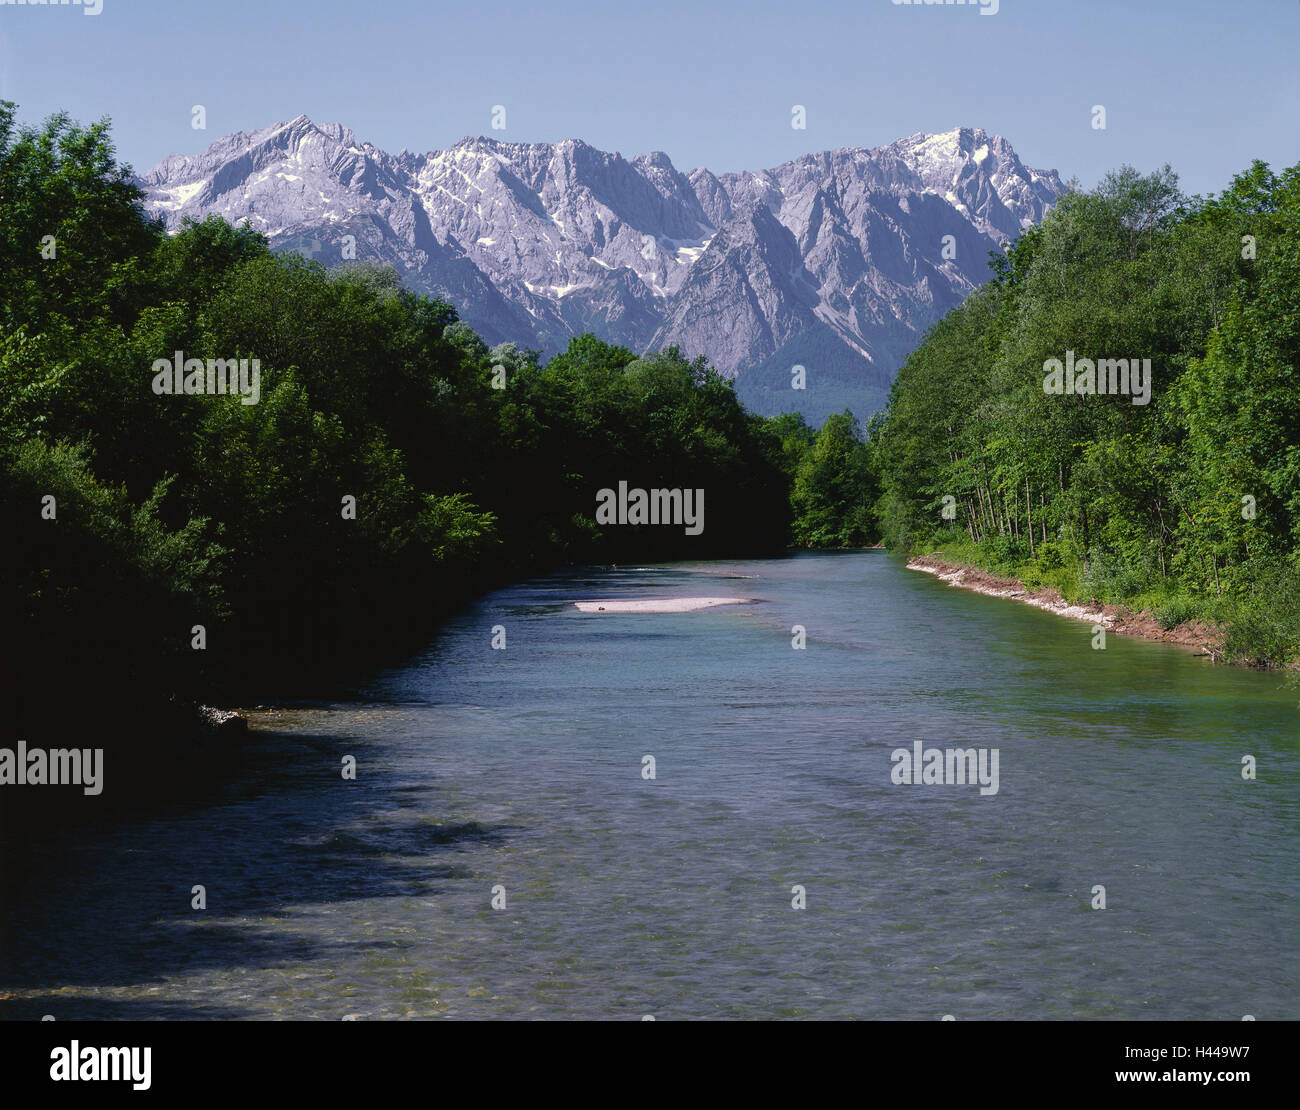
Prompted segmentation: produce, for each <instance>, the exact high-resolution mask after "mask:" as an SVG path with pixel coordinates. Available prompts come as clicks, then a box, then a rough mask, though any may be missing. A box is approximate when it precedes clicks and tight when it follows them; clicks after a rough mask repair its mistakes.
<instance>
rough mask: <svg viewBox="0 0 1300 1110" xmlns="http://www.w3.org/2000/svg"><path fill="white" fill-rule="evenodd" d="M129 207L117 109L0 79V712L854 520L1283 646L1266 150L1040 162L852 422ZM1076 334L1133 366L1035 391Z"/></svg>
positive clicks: (1294, 216) (342, 662) (258, 685)
mask: <svg viewBox="0 0 1300 1110" xmlns="http://www.w3.org/2000/svg"><path fill="white" fill-rule="evenodd" d="M142 199H143V197H142V194H141V192H140V190H139V189H138V187H137V186H136V185H135V184H134V179H133V177H132V175H131V173H130V170H129V168H127V167H125V166H122V165H120V164H118V163H117V161H116V158H115V153H114V149H113V146H112V143H111V139H110V135H109V128H108V124H107V123H106V122H101V123H97V124H94V125H91V126H88V127H82V126H79V125H77V124H75V123H73V122H72V121H71V120H70V119H68V118H67V117H66V116H65V115H59V116H55V117H52V118H51V119H49V120H47V121H46V122H45V123H44V124H42V125H40V126H27V127H22V126H19V125H18V124H17V123H16V108H15V106H14V105H12V104H9V103H0V281H2V283H3V286H2V287H3V295H2V296H0V511H2V512H3V514H4V517H3V518H4V520H5V522H6V534H5V540H4V543H3V544H2V545H0V580H2V581H3V585H2V586H0V591H2V597H0V606H2V608H0V624H2V626H3V627H2V632H3V636H0V652H2V655H0V668H2V669H3V673H4V674H5V676H6V679H7V684H6V687H5V689H4V690H3V697H0V728H3V731H4V732H5V733H6V734H9V735H13V734H16V733H21V732H31V731H36V732H39V733H41V734H43V735H49V734H50V733H51V732H52V731H57V730H58V729H60V728H61V727H65V726H66V727H79V726H81V725H84V724H85V723H87V722H91V721H95V720H98V719H101V718H102V715H103V713H104V712H105V710H106V707H112V708H113V709H114V710H122V709H124V710H125V711H126V712H128V713H130V714H139V715H140V716H141V717H147V716H148V715H150V714H153V715H157V714H163V713H175V714H178V715H180V716H179V717H178V719H180V717H183V716H184V714H186V713H187V712H190V710H189V708H188V707H191V706H193V705H194V704H196V703H198V702H218V703H220V702H222V701H235V700H240V699H246V698H253V697H256V696H258V695H259V694H261V695H264V696H275V695H277V694H280V695H283V694H285V693H286V692H287V691H289V690H290V689H291V688H292V684H294V683H299V684H301V685H302V686H304V688H306V689H310V686H311V683H312V682H316V681H319V680H320V678H321V677H322V676H325V675H329V674H345V673H347V672H348V669H349V668H352V667H355V666H356V665H357V663H358V661H370V662H373V661H375V660H378V659H380V658H382V657H383V656H384V654H385V653H386V652H387V653H392V652H394V651H401V650H403V649H404V648H405V647H407V646H410V645H413V644H415V643H418V642H419V640H420V638H421V637H422V636H427V634H428V632H429V631H430V629H431V628H432V627H433V625H434V623H435V622H436V620H437V618H438V617H439V616H441V615H443V614H445V613H446V612H448V611H449V610H451V609H452V608H453V607H455V606H456V605H458V604H460V603H461V602H463V601H464V600H466V599H467V598H469V597H471V596H473V595H474V594H476V593H478V592H481V591H482V590H483V589H485V588H487V587H489V586H491V585H493V584H496V583H500V582H503V581H506V580H509V579H511V578H518V577H522V576H525V575H529V574H535V573H539V572H542V571H546V570H548V569H552V568H556V567H560V566H564V565H587V564H610V563H626V562H628V561H631V560H636V561H651V560H669V559H680V558H709V557H718V556H741V555H750V554H760V553H771V552H779V551H782V550H784V549H786V548H788V547H791V546H794V547H809V548H837V547H858V546H863V545H868V544H872V543H875V542H877V541H878V540H879V539H880V538H881V537H882V536H883V538H884V541H885V542H886V544H887V545H888V546H890V547H892V548H894V549H895V550H897V551H900V552H903V553H915V552H919V551H939V552H942V553H944V554H946V555H948V556H950V557H952V558H953V559H955V560H959V561H962V562H966V563H971V564H976V565H979V566H982V567H985V568H988V569H992V570H997V571H999V572H1002V573H1006V574H1010V575H1014V576H1016V577H1018V578H1020V579H1021V580H1022V581H1024V582H1025V583H1026V584H1027V585H1029V586H1038V585H1051V586H1055V587H1056V588H1058V589H1059V590H1060V591H1061V592H1062V593H1063V594H1065V595H1066V596H1067V597H1069V598H1071V599H1083V598H1088V599H1094V600H1097V601H1099V602H1102V603H1117V602H1118V603H1124V604H1127V605H1131V606H1134V607H1139V608H1145V609H1148V610H1150V611H1152V612H1153V613H1155V614H1156V615H1157V616H1158V618H1159V620H1160V621H1161V623H1163V624H1166V625H1167V626H1172V625H1175V624H1178V623H1180V622H1182V621H1185V620H1189V619H1192V618H1204V619H1207V620H1211V621H1214V622H1216V623H1217V624H1219V625H1221V626H1223V627H1225V628H1226V629H1227V645H1226V646H1227V652H1228V654H1229V656H1231V657H1232V658H1234V659H1237V660H1240V661H1247V662H1259V663H1273V664H1280V663H1287V662H1290V661H1292V660H1293V659H1294V658H1295V657H1296V655H1297V652H1298V651H1300V584H1298V583H1297V577H1296V570H1297V566H1298V565H1300V564H1298V562H1297V552H1298V551H1300V481H1298V480H1297V479H1298V477H1300V409H1298V407H1297V405H1296V399H1297V395H1298V394H1297V382H1296V380H1295V375H1296V373H1297V366H1298V365H1300V311H1298V309H1300V172H1298V171H1297V170H1295V169H1293V170H1288V171H1286V172H1285V173H1283V174H1282V175H1280V176H1277V175H1274V174H1273V173H1272V172H1270V171H1269V169H1268V168H1267V167H1266V166H1264V165H1262V164H1258V163H1257V164H1256V165H1254V166H1253V167H1252V168H1251V169H1250V170H1249V171H1248V172H1247V173H1245V174H1244V175H1242V176H1240V177H1239V178H1237V179H1236V180H1234V182H1233V184H1232V186H1231V188H1229V189H1228V190H1227V191H1226V192H1225V193H1223V194H1222V195H1221V196H1218V197H1214V198H1210V199H1204V198H1199V197H1197V198H1190V199H1189V198H1186V197H1184V196H1183V195H1182V194H1181V193H1180V192H1179V189H1178V185H1177V180H1176V178H1175V177H1174V175H1173V174H1172V172H1171V171H1170V170H1169V169H1168V168H1167V167H1166V169H1165V170H1162V171H1160V172H1158V173H1155V174H1152V175H1149V176H1141V175H1139V174H1138V173H1136V172H1135V171H1133V170H1131V169H1128V168H1125V169H1123V170H1121V171H1119V172H1117V173H1114V174H1112V175H1110V176H1108V177H1107V178H1106V179H1105V180H1104V181H1103V182H1102V184H1101V185H1100V186H1099V187H1098V188H1096V189H1095V190H1092V191H1082V190H1078V189H1075V190H1074V191H1072V192H1070V193H1068V194H1067V195H1066V196H1065V197H1063V198H1062V200H1061V202H1060V203H1059V205H1058V206H1057V207H1056V208H1055V209H1054V210H1053V211H1052V212H1051V213H1050V214H1049V215H1048V216H1047V218H1046V219H1045V220H1044V222H1043V223H1042V225H1041V226H1039V227H1037V228H1032V229H1029V230H1027V231H1026V232H1025V233H1024V235H1023V236H1021V237H1020V238H1019V239H1018V240H1017V241H1016V242H1015V243H1014V244H1008V246H1007V248H1006V250H1005V251H1004V252H1003V253H1001V254H998V253H996V252H995V253H994V256H993V272H992V277H991V280H990V281H989V283H988V284H987V285H986V286H984V287H983V288H981V289H980V290H978V291H977V292H976V293H974V294H973V295H972V296H971V297H970V298H969V299H968V300H967V301H966V302H965V304H964V305H962V306H961V307H960V308H958V309H956V310H954V311H953V312H951V313H950V314H948V315H947V316H946V317H945V318H944V319H943V320H941V321H940V322H939V323H938V324H937V325H936V326H935V327H934V329H933V330H932V331H931V332H930V334H929V335H928V336H927V338H926V339H925V341H924V342H923V343H922V344H921V346H920V347H919V348H918V349H917V350H916V351H915V352H914V354H913V355H912V356H911V357H910V358H909V359H908V361H907V363H906V365H905V366H904V367H903V368H902V370H901V372H900V374H899V376H898V379H897V381H896V382H895V384H894V386H893V389H892V392H891V394H890V399H889V404H888V406H887V407H886V408H885V409H884V410H883V411H882V412H880V413H877V414H875V415H874V416H873V417H872V419H871V421H870V425H869V427H868V428H867V429H865V430H864V429H863V428H862V427H861V426H860V425H859V423H858V422H857V420H856V419H855V418H854V416H853V414H851V413H848V412H844V413H842V414H839V415H834V416H831V417H830V418H829V419H828V420H826V421H825V423H824V424H823V425H822V427H821V428H820V429H814V428H811V427H809V425H808V424H807V423H806V421H804V419H803V418H802V417H799V416H797V415H785V416H777V417H771V418H767V419H764V418H760V417H758V416H755V415H752V414H750V413H748V412H746V411H745V409H744V408H743V407H742V406H741V404H740V403H739V402H738V401H737V398H736V395H735V392H734V389H733V387H732V384H731V383H730V382H728V381H727V380H725V379H724V378H722V377H721V376H720V375H719V374H717V373H716V372H715V371H713V370H712V369H711V368H710V367H709V366H708V365H707V363H706V362H705V360H704V359H702V358H697V359H695V360H694V361H691V360H690V359H689V358H688V357H686V356H684V355H683V354H682V353H680V352H679V351H678V350H677V349H675V348H670V349H667V350H663V351H660V352H657V353H653V354H646V355H641V356H638V355H637V354H635V353H634V352H632V351H629V350H626V349H623V348H619V347H614V346H610V345H608V344H606V343H603V342H601V341H600V340H598V339H596V338H594V337H592V336H590V335H583V336H579V337H576V338H574V339H573V340H572V342H571V343H570V344H569V346H568V348H567V349H566V350H564V351H563V352H561V353H559V354H557V355H555V356H554V357H552V358H550V359H549V360H545V361H543V360H542V359H541V357H540V355H539V353H538V352H536V351H532V350H527V349H522V348H520V347H518V346H516V345H515V344H511V343H506V344H502V345H500V346H497V347H495V348H491V349H489V348H488V347H487V346H486V345H485V344H484V343H483V342H482V340H480V338H479V337H478V336H477V335H476V334H475V333H474V332H473V331H472V330H470V329H469V328H468V327H466V326H465V325H464V324H463V323H461V322H459V321H458V320H457V317H456V312H455V310H454V308H453V307H452V306H451V305H449V304H447V303H446V302H445V301H442V300H439V299H430V298H426V297H422V296H418V295H416V294H414V293H411V292H409V291H408V290H406V289H404V288H403V286H402V282H401V279H400V276H399V275H398V274H397V273H396V272H395V271H393V270H392V269H386V268H382V267H377V266H371V265H366V264H359V263H353V264H347V265H344V266H342V267H338V268H335V269H333V270H326V269H325V268H324V267H322V266H320V265H318V264H316V263H313V262H310V261H307V260H304V259H303V258H301V257H299V256H297V255H292V254H277V253H273V252H272V251H271V250H270V249H269V247H268V245H267V242H266V241H265V239H264V238H263V237H262V236H260V235H259V234H257V233H255V232H252V231H250V230H248V229H246V228H235V227H231V226H230V225H228V224H226V223H225V222H223V221H221V220H220V219H217V218H216V217H210V218H208V219H207V220H206V221H204V222H202V223H192V222H191V223H187V224H186V225H185V226H184V227H183V228H182V229H181V230H180V231H179V232H177V233H176V234H172V235H169V234H167V233H166V232H165V231H164V230H163V227H162V225H161V223H160V222H158V221H153V220H150V219H149V218H148V217H147V216H146V214H145V212H144V210H143V208H142ZM173 357H175V358H176V359H177V360H178V361H181V360H189V359H192V358H193V359H200V360H208V359H218V360H229V359H247V360H250V362H251V360H254V359H255V360H257V365H258V366H259V367H260V380H259V382H258V389H257V400H256V403H248V402H249V400H250V398H249V397H248V396H242V395H239V394H237V393H225V394H220V393H208V392H194V393H189V392H186V393H184V394H183V395H177V394H176V393H174V392H162V393H160V392H159V391H158V390H157V388H156V379H155V369H154V367H155V363H156V362H158V361H159V360H163V362H170V361H171V360H172V359H173ZM1076 358H1078V359H1080V360H1082V359H1089V360H1102V359H1127V360H1129V361H1130V362H1131V363H1132V364H1133V366H1134V367H1136V366H1137V365H1138V364H1139V363H1140V362H1141V361H1142V360H1148V359H1149V360H1150V366H1151V377H1150V381H1149V385H1150V393H1149V397H1148V398H1146V399H1142V398H1138V397H1135V396H1133V395H1123V394H1120V395H1107V394H1104V393H1098V392H1097V391H1096V390H1095V389H1094V390H1093V391H1092V392H1082V391H1079V392H1075V391H1070V392H1060V391H1058V392H1048V391H1046V390H1045V388H1044V378H1045V374H1046V368H1047V367H1048V366H1050V365H1051V360H1054V359H1055V360H1064V361H1067V362H1069V363H1070V364H1071V365H1073V362H1074V360H1075V359H1076ZM1080 365H1082V363H1080ZM164 377H170V375H164ZM1135 401H1136V402H1138V403H1135ZM620 482H626V483H627V485H628V487H632V488H644V489H652V488H666V489H700V490H703V491H705V506H704V508H705V526H704V528H703V530H702V532H700V533H699V534H698V535H692V534H688V533H687V531H686V530H685V529H683V528H677V527H662V526H655V525H644V524H629V525H623V526H610V525H608V524H602V523H600V522H598V520H597V514H596V506H597V501H598V494H599V491H600V490H601V489H604V488H611V487H616V486H618V484H619V483H620Z"/></svg>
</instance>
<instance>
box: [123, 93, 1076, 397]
mask: <svg viewBox="0 0 1300 1110" xmlns="http://www.w3.org/2000/svg"><path fill="white" fill-rule="evenodd" d="M141 184H142V186H143V188H144V189H145V191H146V194H147V207H148V208H149V210H150V211H151V212H152V213H155V214H158V215H161V216H163V217H164V219H165V220H166V222H167V225H168V227H169V228H170V229H173V230H175V229H176V228H178V227H179V226H180V224H181V221H182V220H183V219H184V218H185V217H186V216H193V217H195V218H199V219H201V218H202V217H204V216H205V215H207V214H209V213H216V214H218V215H220V216H223V217H224V218H226V219H227V220H229V221H230V222H231V223H237V222H240V221H244V222H247V223H248V224H249V225H250V226H252V227H254V228H256V229H257V230H259V231H262V232H264V233H266V235H267V236H268V237H269V239H270V242H271V245H272V246H273V247H274V248H276V249H283V250H297V251H300V252H302V253H304V254H307V255H310V256H311V257H313V258H315V259H316V260H318V261H321V262H325V263H327V264H330V263H336V262H338V261H341V260H342V259H343V258H344V257H345V246H346V244H348V243H349V240H348V238H347V237H348V236H351V237H352V240H351V242H353V243H354V244H355V256H356V257H357V258H359V259H373V260H378V261H382V262H388V263H391V264H393V265H394V266H396V267H397V268H398V270H399V271H401V272H402V273H403V275H404V276H405V278H406V280H407V282H408V284H409V285H410V286H411V287H412V288H414V289H417V290H419V291H421V292H426V293H430V294H438V295H441V296H444V297H446V298H447V299H448V300H450V301H451V302H452V303H453V304H454V305H455V306H456V309H457V311H458V312H459V313H460V316H461V318H462V319H463V320H465V321H466V322H467V323H468V324H470V325H471V326H472V327H474V328H475V330H477V331H478V332H479V333H480V334H481V335H482V336H483V337H484V339H485V340H486V341H487V342H488V343H490V344H495V343H500V342H504V341H507V340H514V341H516V342H518V343H520V344H521V345H527V346H534V347H538V348H540V349H541V350H542V351H543V353H544V354H546V355H550V354H553V353H554V352H556V351H558V350H560V349H562V348H563V347H564V346H565V345H566V344H567V342H568V340H569V338H570V337H571V336H573V335H575V334H579V333H581V332H584V331H590V332H593V333H595V334H596V335H598V336H600V337H601V338H602V339H605V340H608V341H610V342H613V343H619V344H622V345H624V346H627V347H630V348H632V349H633V350H636V351H638V352H641V351H646V350H650V349H658V348H661V347H665V346H669V345H676V346H678V347H679V348H681V350H682V352H683V354H685V355H687V356H688V357H694V356H696V355H700V354H702V355H705V356H707V357H708V359H709V361H710V362H711V363H712V364H713V365H714V366H716V367H717V368H718V369H719V370H720V371H722V372H723V373H724V374H727V375H732V376H736V378H737V389H738V391H739V393H740V395H741V397H742V398H743V399H744V400H745V401H746V403H747V404H749V405H750V407H752V408H755V409H757V410H758V411H762V412H778V411H787V410H789V411H793V410H795V409H799V410H802V411H803V412H804V413H805V414H806V415H808V416H809V418H810V419H811V420H814V421H820V420H821V419H822V418H823V417H824V416H825V415H826V414H827V413H828V412H832V411H838V410H839V409H841V408H844V407H846V406H847V407H850V408H852V409H853V410H854V412H855V413H856V414H857V415H858V416H859V417H862V418H865V417H866V416H868V415H869V414H870V412H871V411H873V410H874V409H875V408H878V407H879V405H880V404H881V402H882V401H883V399H884V396H885V391H886V390H887V389H888V386H889V383H890V381H891V380H892V378H893V375H894V373H895V372H896V370H897V369H898V366H899V365H900V364H901V362H902V361H903V359H904V358H905V357H906V355H907V354H908V352H909V351H911V349H912V348H913V347H914V346H915V345H916V344H917V342H919V340H920V338H921V336H922V335H923V334H924V332H925V330H926V329H927V328H928V327H929V326H930V325H931V324H932V323H933V322H934V321H935V320H936V319H937V318H938V317H939V316H940V315H942V314H943V313H944V312H945V311H947V310H948V309H949V308H951V307H953V306H954V305H956V304H958V303H959V302H960V301H961V300H962V298H963V297H964V296H965V295H966V294H967V293H968V292H970V290H971V289H973V288H974V287H975V286H976V285H978V284H980V283H981V282H983V281H984V280H985V279H986V277H987V276H988V252H989V251H990V250H992V249H995V248H996V247H997V246H998V245H999V244H1000V243H1002V242H1004V241H1006V240H1008V239H1010V238H1013V237H1014V236H1015V235H1016V234H1017V233H1018V232H1019V231H1020V230H1021V229H1022V228H1024V227H1027V226H1030V225H1031V224H1034V223H1036V222H1038V221H1039V220H1040V219H1042V217H1043V214H1044V213H1045V212H1046V210H1047V209H1048V207H1049V206H1050V205H1051V204H1052V203H1053V201H1055V199H1056V198H1057V197H1058V196H1059V195H1060V194H1061V193H1062V192H1063V191H1064V186H1063V185H1062V183H1061V180H1060V178H1059V177H1058V176H1057V174H1056V171H1055V170H1051V171H1042V170H1034V169H1029V168H1028V167H1026V166H1024V165H1023V164H1022V163H1021V162H1020V160H1019V158H1017V157H1016V153H1015V151H1014V150H1013V149H1012V148H1011V145H1010V144H1009V143H1008V142H1007V141H1006V140H1005V139H1003V138H1001V137H1000V136H996V135H993V136H990V135H987V134H986V133H985V132H983V131H981V130H978V129H971V128H960V129H957V130H953V131H948V132H945V133H943V134H939V135H913V136H911V137H910V138H906V139H900V140H898V141H897V142H894V143H891V144H890V145H889V146H885V147H879V148H876V149H874V150H864V149H855V148H850V149H844V150H835V151H826V152H822V153H820V154H809V155H805V156H804V157H802V158H798V159H796V160H794V161H792V162H787V163H785V164H784V165H781V166H778V167H776V168H775V169H771V170H764V171H762V172H759V173H750V172H748V171H747V172H745V173H739V174H721V175H716V176H715V175H714V174H712V173H710V172H709V171H708V170H707V169H697V170H694V171H692V172H691V173H690V174H689V175H687V174H683V173H681V172H679V171H678V170H677V169H675V168H674V167H673V164H672V162H671V161H670V160H669V158H668V156H667V155H666V154H663V153H660V152H657V151H656V152H654V153H651V154H643V155H640V156H638V157H636V158H634V159H632V160H631V161H628V160H626V159H624V158H623V156H622V155H621V154H611V153H608V152H606V151H601V150H596V149H595V148H594V147H591V146H588V145H587V144H586V143H583V142H581V141H578V140H575V139H565V140H564V141H562V142H558V143H506V142H499V141H497V140H494V139H486V138H481V137H480V138H477V139H471V138H466V139H463V140H461V141H460V142H459V143H457V144H456V145H455V146H453V147H451V148H449V149H447V150H443V151H434V152H431V153H428V154H411V153H409V152H407V151H402V152H401V153H400V154H396V155H390V154H387V153H385V152H384V151H382V150H379V149H378V148H377V147H374V146H371V145H370V144H369V143H363V142H359V141H358V140H357V138H356V137H355V136H354V135H353V133H352V132H351V131H350V130H348V129H347V128H346V127H343V126H341V125H339V124H319V125H318V124H314V123H312V121H311V120H309V119H307V117H306V116H299V117H298V118H297V119H295V120H292V121H291V122H289V123H280V124H276V125H275V126H273V127H267V128H264V129H262V130H260V131H255V132H251V133H248V132H239V133H236V134H234V135H228V136H226V137H225V138H223V139H220V140H218V141H217V142H215V143H213V144H212V146H210V147H209V148H208V149H207V150H206V151H205V152H204V153H202V154H200V155H196V156H182V155H172V156H170V157H168V158H166V159H165V160H163V161H162V162H160V163H159V164H158V165H157V166H155V167H154V168H153V169H152V170H150V171H149V172H148V173H147V174H145V175H144V177H143V178H142V179H141ZM946 236H951V239H946V238H945V237H946ZM945 248H946V249H945ZM795 364H799V365H802V366H804V367H805V377H806V381H807V389H806V390H804V391H799V390H793V389H791V368H792V367H793V366H794V365H795Z"/></svg>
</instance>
